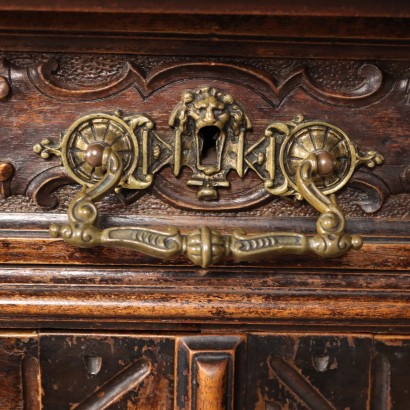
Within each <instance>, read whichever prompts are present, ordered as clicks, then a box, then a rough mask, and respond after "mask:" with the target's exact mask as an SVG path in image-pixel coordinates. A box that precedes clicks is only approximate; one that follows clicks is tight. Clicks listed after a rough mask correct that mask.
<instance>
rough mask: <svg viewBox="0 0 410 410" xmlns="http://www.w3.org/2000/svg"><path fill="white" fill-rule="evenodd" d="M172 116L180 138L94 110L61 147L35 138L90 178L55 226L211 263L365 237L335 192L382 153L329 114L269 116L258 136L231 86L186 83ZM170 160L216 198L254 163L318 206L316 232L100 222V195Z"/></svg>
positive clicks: (340, 248) (56, 231) (54, 230)
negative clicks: (350, 226)
mask: <svg viewBox="0 0 410 410" xmlns="http://www.w3.org/2000/svg"><path fill="white" fill-rule="evenodd" d="M170 125H171V127H173V129H174V136H173V137H174V142H173V143H172V142H169V140H167V139H165V138H164V139H163V138H161V137H160V136H159V135H158V134H157V133H156V132H155V131H154V128H155V127H154V123H153V122H152V121H151V120H150V119H148V118H147V117H146V116H143V115H135V116H132V117H125V118H124V117H123V116H122V115H121V114H120V113H116V115H108V114H93V115H88V116H86V117H83V118H81V119H79V120H78V121H76V122H75V123H74V124H73V125H72V126H71V127H70V128H69V130H68V131H67V133H66V134H64V135H62V137H61V141H60V144H59V145H58V146H57V147H52V146H51V142H50V141H49V140H43V141H41V143H40V144H36V145H35V146H34V151H35V152H37V153H39V154H40V155H41V156H42V157H43V158H45V159H46V158H48V157H50V155H52V154H54V155H58V156H60V157H61V159H62V163H63V165H64V167H65V169H66V170H67V172H68V174H69V175H70V176H71V177H72V178H73V179H74V180H75V181H77V182H79V183H80V184H82V185H83V189H82V190H81V192H80V193H79V194H78V195H77V196H76V197H75V198H74V199H73V200H72V201H71V203H70V206H69V208H68V224H66V225H62V226H60V225H51V227H50V233H51V235H52V236H53V237H61V238H63V239H64V240H65V241H66V242H68V243H70V244H73V245H76V246H80V247H86V248H87V247H95V246H100V245H101V246H107V247H114V248H129V249H133V250H136V251H138V252H142V253H144V254H146V255H150V256H154V257H158V258H172V257H175V256H177V255H185V256H186V257H188V258H189V259H190V260H191V261H192V262H193V263H194V264H195V265H199V266H201V267H203V268H207V267H209V266H211V265H212V264H215V263H217V262H219V261H221V260H222V259H223V258H224V257H226V256H230V255H231V256H233V257H234V258H235V259H238V260H251V259H255V258H261V257H266V256H269V255H275V254H282V253H286V254H306V253H315V254H317V255H320V256H324V257H337V256H340V255H343V254H344V253H346V252H347V251H349V250H350V249H359V248H360V247H361V246H362V239H361V237H360V236H358V235H352V236H351V235H349V234H347V233H345V218H344V215H343V212H342V210H341V209H340V208H339V206H338V205H337V202H336V197H335V195H334V193H335V192H336V191H338V190H339V189H340V188H342V187H343V186H344V185H345V184H346V183H347V182H348V180H349V179H350V177H351V176H352V174H353V172H354V170H355V169H356V168H357V167H358V166H359V165H361V164H364V165H366V166H368V167H374V166H375V165H376V164H381V163H382V162H383V157H382V156H381V155H380V154H378V153H377V152H375V151H369V152H368V153H367V154H365V155H363V154H361V153H360V152H359V151H358V149H357V147H356V146H355V145H354V144H353V143H352V142H351V141H350V139H349V138H348V137H347V135H346V134H345V133H344V132H343V131H342V130H341V129H339V128H337V127H335V126H333V125H331V124H328V123H325V122H321V121H307V122H305V121H304V119H303V117H302V116H298V117H296V119H295V120H294V121H291V122H275V123H272V124H270V125H269V126H268V127H267V128H266V131H265V134H264V136H263V137H262V138H261V139H260V140H259V141H257V142H256V143H255V144H253V145H252V146H249V145H248V144H247V141H246V138H245V133H246V131H247V130H249V129H250V127H251V125H250V121H249V119H248V116H247V115H246V114H245V112H244V111H243V110H242V109H241V108H240V107H239V105H238V104H237V103H236V102H235V101H234V99H233V98H232V97H231V96H229V95H227V94H224V93H222V92H221V91H218V90H216V89H214V88H201V89H199V90H197V91H195V92H187V93H185V94H184V96H183V98H182V102H181V103H180V104H178V105H177V107H176V108H175V109H174V111H173V112H172V114H171V119H170ZM207 127H211V128H207ZM204 129H205V130H204ZM201 132H205V134H207V133H209V134H207V135H203V134H201ZM212 133H216V134H214V135H217V136H216V137H215V140H213V143H214V145H213V146H212V147H211V148H213V149H214V152H212V153H211V155H212V156H213V157H212V158H211V160H210V159H209V158H205V157H204V156H203V154H204V152H203V149H204V144H205V141H204V138H208V137H209V135H210V138H213V135H212ZM232 153H233V154H234V155H232ZM165 165H172V166H173V169H174V174H175V175H176V176H177V175H178V174H179V172H180V169H181V167H182V166H188V167H189V168H191V170H192V171H193V175H192V177H191V179H190V180H189V182H188V184H191V185H195V186H199V188H200V189H199V192H198V196H199V197H201V198H203V199H206V200H216V199H217V192H216V188H219V187H224V186H228V185H229V183H228V181H227V180H226V176H227V172H228V171H229V170H231V169H235V170H236V172H237V173H238V175H239V176H243V175H244V174H245V173H246V172H247V171H248V170H253V171H254V172H256V174H257V175H258V176H259V177H260V178H261V179H262V180H263V181H264V185H265V188H266V190H267V191H268V192H270V193H271V194H273V195H294V196H295V197H296V198H297V199H305V200H306V201H307V202H309V203H310V204H311V205H312V206H313V207H314V208H315V209H316V210H318V211H319V212H320V216H319V218H318V221H317V224H316V230H317V233H316V235H315V236H308V235H304V234H298V233H290V232H269V233H262V234H251V235H248V234H246V233H245V232H241V231H234V232H233V233H232V234H231V235H222V234H220V233H218V232H217V231H216V230H213V229H210V228H208V227H201V228H198V229H196V230H194V231H193V232H192V233H189V234H181V233H180V231H179V229H178V228H176V227H174V228H170V229H168V230H166V231H157V230H153V229H147V228H140V227H119V228H107V229H103V230H101V229H99V228H98V227H97V226H96V225H95V222H96V220H97V214H98V211H97V208H96V206H95V202H97V201H98V200H100V199H101V198H103V197H104V196H106V195H107V194H109V193H111V192H113V191H114V190H117V189H120V188H127V189H145V188H147V187H149V186H150V185H151V184H152V183H153V181H154V174H155V173H157V172H158V171H159V170H160V169H161V168H162V167H163V166H165Z"/></svg>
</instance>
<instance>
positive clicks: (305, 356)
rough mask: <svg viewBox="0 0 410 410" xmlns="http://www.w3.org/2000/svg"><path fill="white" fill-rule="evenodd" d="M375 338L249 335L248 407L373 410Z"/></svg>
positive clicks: (276, 409)
mask: <svg viewBox="0 0 410 410" xmlns="http://www.w3.org/2000/svg"><path fill="white" fill-rule="evenodd" d="M371 352H372V338H371V336H360V335H359V336H356V335H355V336H347V335H325V336H319V335H306V334H304V335H300V334H284V335H263V334H255V335H251V336H250V337H249V352H248V408H249V409H257V410H262V409H264V410H265V409H266V410H281V409H286V410H302V409H303V410H305V409H315V410H331V409H333V410H334V409H346V408H348V409H350V410H362V409H365V408H367V407H366V406H367V403H368V400H369V370H370V363H371Z"/></svg>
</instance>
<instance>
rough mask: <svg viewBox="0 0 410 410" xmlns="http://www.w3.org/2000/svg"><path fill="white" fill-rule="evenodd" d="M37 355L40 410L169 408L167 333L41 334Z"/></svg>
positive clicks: (171, 356)
mask: <svg viewBox="0 0 410 410" xmlns="http://www.w3.org/2000/svg"><path fill="white" fill-rule="evenodd" d="M40 357H41V373H42V391H43V409H44V410H56V409H61V410H63V409H72V410H74V409H78V410H97V409H98V410H102V409H106V408H110V409H118V410H131V409H145V410H154V409H158V410H160V409H161V410H162V409H164V410H165V409H172V403H173V388H174V375H173V366H174V341H173V339H172V338H167V337H138V336H131V335H124V336H121V335H106V336H103V335H101V336H99V335H89V334H88V335H87V334H77V335H70V334H50V335H46V334H45V335H42V336H41V341H40Z"/></svg>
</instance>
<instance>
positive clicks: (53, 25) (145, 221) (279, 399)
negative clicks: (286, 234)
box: [0, 0, 410, 410]
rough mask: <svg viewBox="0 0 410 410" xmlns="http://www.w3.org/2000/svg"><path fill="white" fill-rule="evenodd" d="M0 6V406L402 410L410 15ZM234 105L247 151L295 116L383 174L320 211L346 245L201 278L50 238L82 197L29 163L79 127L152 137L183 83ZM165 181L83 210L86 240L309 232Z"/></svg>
mask: <svg viewBox="0 0 410 410" xmlns="http://www.w3.org/2000/svg"><path fill="white" fill-rule="evenodd" d="M223 7H224V10H223V12H221V4H220V2H215V1H213V0H211V1H208V2H197V3H195V4H192V2H188V1H185V0H183V1H179V2H174V1H165V0H164V1H159V2H151V1H145V0H140V1H138V2H130V1H126V0H123V1H121V0H118V1H110V2H107V1H98V2H97V1H91V0H86V1H81V2H79V1H72V2H63V1H53V2H51V1H49V0H44V1H42V2H41V3H39V2H35V3H34V2H29V1H23V0H21V1H14V2H8V1H1V0H0V50H1V52H0V54H1V63H0V118H1V120H0V124H1V136H0V327H1V328H2V329H3V331H2V333H1V334H0V377H1V379H2V383H1V385H0V409H1V410H3V409H4V410H20V409H22V410H23V409H24V410H40V409H45V410H63V409H80V410H81V409H82V410H84V409H88V410H91V409H93V410H97V409H99V410H100V409H102V408H112V409H124V410H125V409H126V410H131V409H160V410H164V409H173V408H175V409H188V408H190V409H191V408H192V409H197V410H199V409H200V410H217V409H257V410H262V409H264V410H285V409H286V410H296V409H297V410H299V409H302V410H304V409H315V410H321V409H350V410H361V409H375V410H387V409H393V410H396V409H399V410H407V409H408V408H409V406H410V397H409V392H410V382H409V378H408V367H409V364H410V363H409V360H410V359H409V357H410V345H409V336H408V334H409V330H410V308H409V306H410V304H409V289H410V282H409V275H408V274H409V267H410V241H409V232H410V163H409V160H408V158H409V156H410V144H409V135H410V127H409V125H408V115H409V107H410V103H409V90H410V85H409V84H410V80H409V78H410V77H409V75H410V64H409V55H410V54H409V51H410V43H409V41H410V24H409V23H410V6H409V3H408V2H407V1H398V0H397V1H390V2H384V1H375V2H372V3H371V2H367V1H363V2H360V3H358V2H356V1H345V2H343V6H341V5H336V4H335V3H333V2H328V1H322V0H320V1H317V2H314V3H312V4H307V3H306V2H305V1H289V2H283V1H282V2H276V1H275V2H264V1H254V2H252V3H250V2H245V1H242V0H236V1H231V0H228V1H226V2H225V4H224V6H223ZM207 84H212V85H213V86H215V87H218V88H220V89H223V90H224V91H226V92H229V93H231V94H232V95H233V96H234V97H235V99H236V100H237V101H238V103H239V104H240V105H241V106H242V108H243V109H244V110H245V111H246V112H247V114H248V115H249V117H250V120H251V122H252V125H253V129H252V130H251V131H250V133H249V135H248V136H247V137H248V138H249V141H250V142H255V141H257V140H258V138H260V137H261V136H262V135H263V132H264V129H265V128H266V126H267V125H268V124H269V123H270V122H272V121H274V120H281V121H286V120H291V119H292V118H294V116H295V115H296V114H299V113H301V114H303V115H304V116H305V117H306V118H308V119H321V120H324V121H328V122H331V123H333V124H335V125H337V126H339V127H340V128H342V129H344V130H345V131H346V132H347V134H348V135H349V137H350V138H351V139H352V140H353V141H355V142H356V143H357V144H358V145H359V146H360V147H361V148H362V150H363V151H365V150H368V149H371V148H374V149H377V150H378V151H379V152H381V153H382V154H383V156H384V157H385V163H384V164H383V165H382V166H380V167H377V168H376V169H374V170H368V169H363V168H362V169H360V170H358V171H357V172H356V173H355V175H354V177H353V178H352V180H351V181H350V183H349V184H348V186H347V187H346V188H344V189H343V190H342V191H341V192H339V193H338V194H337V195H338V200H339V203H340V205H341V207H342V209H343V211H344V212H345V214H346V217H347V230H348V231H349V232H350V233H358V234H363V236H364V239H365V244H364V246H363V248H362V250H360V251H357V252H350V253H349V254H347V255H345V256H343V257H341V258H338V259H321V258H319V257H314V256H309V257H302V256H292V257H286V256H280V257H277V258H269V259H263V260H260V261H253V262H248V263H244V262H240V263H239V262H236V261H233V260H227V261H224V262H223V263H220V264H218V265H217V266H215V267H213V268H210V269H206V270H204V269H200V268H195V267H193V266H191V265H190V263H188V262H187V261H186V260H183V259H182V258H175V259H172V260H170V261H161V260H157V259H154V258H151V257H146V256H142V255H141V254H138V253H135V252H131V251H127V250H110V249H106V248H94V249H80V248H75V247H72V246H69V245H66V244H65V243H64V242H62V241H60V240H55V239H51V238H50V237H49V235H48V226H49V225H50V224H51V223H64V221H65V220H66V212H67V206H68V203H69V201H70V199H71V198H72V197H73V196H74V195H75V193H76V192H77V191H78V189H79V187H78V186H76V185H75V184H73V182H72V180H70V178H69V177H68V176H67V174H66V173H65V171H64V169H63V168H62V167H61V166H60V163H59V161H58V159H56V158H53V159H51V160H49V161H43V160H42V159H41V158H40V157H39V156H38V155H36V154H35V153H34V152H33V151H32V147H33V145H34V144H35V143H38V142H39V141H41V140H42V139H44V138H49V139H51V140H53V141H54V142H57V141H58V138H59V135H60V133H61V132H65V131H66V130H67V129H68V127H69V126H70V125H71V124H72V123H73V122H74V121H75V120H77V119H78V118H79V117H81V116H83V115H86V114H90V113H94V112H106V113H109V112H111V113H113V112H114V111H115V110H117V109H121V110H123V111H124V112H125V113H126V114H134V113H145V114H147V115H149V116H150V117H151V118H152V119H153V120H154V121H155V122H156V125H157V130H158V132H159V133H160V134H161V135H165V136H170V135H171V130H170V128H169V126H168V119H169V115H170V113H171V111H172V108H173V107H174V106H175V105H176V104H177V103H178V102H179V101H180V98H181V94H182V92H183V91H185V90H187V89H195V88H198V87H199V86H203V85H207ZM188 178H189V172H184V173H183V174H182V175H181V177H180V178H178V179H176V178H175V177H173V176H172V173H171V170H170V169H164V170H163V171H162V172H161V174H160V175H158V177H157V179H156V181H155V184H154V186H153V188H151V189H149V190H147V191H146V192H144V193H143V194H140V193H135V192H121V193H119V194H115V195H111V196H109V197H108V198H105V199H104V200H103V201H102V202H101V203H100V204H99V210H100V218H99V221H98V224H99V226H101V227H107V226H124V225H139V226H144V227H156V228H166V227H169V226H173V225H178V226H180V227H181V230H182V231H183V232H189V231H192V229H194V228H195V227H196V226H201V225H205V224H206V225H209V226H211V227H212V228H216V229H218V230H220V231H221V232H222V233H230V232H232V230H233V229H236V228H241V229H244V230H247V231H248V232H263V231H268V230H272V231H273V230H286V231H298V232H303V233H313V232H314V228H315V226H314V224H315V220H316V218H317V213H316V212H315V211H314V210H312V208H311V207H310V206H309V205H308V204H306V203H303V202H302V203H299V202H295V201H290V200H286V199H283V198H274V197H271V196H269V195H267V194H266V192H264V191H263V186H262V184H261V182H260V180H259V179H257V178H255V177H254V176H252V175H251V174H249V175H248V176H247V177H246V178H245V179H244V180H240V179H239V178H238V177H237V176H235V175H229V179H230V182H231V184H232V188H231V189H229V190H220V200H219V201H218V202H216V203H215V202H214V203H205V204H204V203H203V202H200V201H198V199H197V198H196V191H195V190H193V189H191V188H189V187H187V186H186V181H187V179H188Z"/></svg>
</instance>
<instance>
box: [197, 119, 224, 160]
mask: <svg viewBox="0 0 410 410" xmlns="http://www.w3.org/2000/svg"><path fill="white" fill-rule="evenodd" d="M220 133H221V131H220V130H219V128H218V127H216V126H215V125H208V126H206V127H202V128H201V129H200V130H199V132H198V135H199V136H200V137H201V138H202V149H201V154H200V165H202V166H204V165H205V166H215V167H216V166H218V158H217V153H216V141H217V140H218V138H219V135H220Z"/></svg>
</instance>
